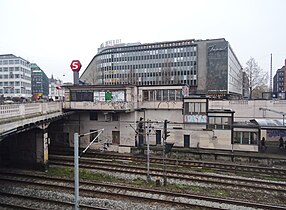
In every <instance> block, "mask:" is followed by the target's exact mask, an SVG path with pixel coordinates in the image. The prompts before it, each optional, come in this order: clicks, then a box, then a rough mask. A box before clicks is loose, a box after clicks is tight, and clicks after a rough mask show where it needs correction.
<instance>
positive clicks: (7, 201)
mask: <svg viewBox="0 0 286 210" xmlns="http://www.w3.org/2000/svg"><path fill="white" fill-rule="evenodd" d="M73 207H74V203H72V202H67V201H60V200H55V199H50V198H42V197H36V196H31V195H29V196H28V195H21V194H17V193H11V192H10V193H7V192H0V208H1V209H2V208H7V209H23V210H25V209H28V210H39V209H73ZM81 207H82V208H83V209H86V210H91V209H92V210H108V209H106V208H98V207H93V206H88V205H84V204H83V205H81Z"/></svg>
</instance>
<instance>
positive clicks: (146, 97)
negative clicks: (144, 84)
mask: <svg viewBox="0 0 286 210" xmlns="http://www.w3.org/2000/svg"><path fill="white" fill-rule="evenodd" d="M148 98H149V96H148V90H143V101H148Z"/></svg>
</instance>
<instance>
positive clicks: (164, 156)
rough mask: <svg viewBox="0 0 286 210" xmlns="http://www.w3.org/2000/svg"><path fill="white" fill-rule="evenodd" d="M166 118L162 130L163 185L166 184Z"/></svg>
mask: <svg viewBox="0 0 286 210" xmlns="http://www.w3.org/2000/svg"><path fill="white" fill-rule="evenodd" d="M168 123H169V121H168V120H165V121H164V132H163V179H164V180H163V184H164V186H166V185H167V173H166V165H165V158H166V139H167V138H168V136H169V133H170V131H168Z"/></svg>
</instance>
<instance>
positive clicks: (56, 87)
mask: <svg viewBox="0 0 286 210" xmlns="http://www.w3.org/2000/svg"><path fill="white" fill-rule="evenodd" d="M62 85H63V82H62V81H61V80H59V79H54V76H53V75H52V77H51V78H49V99H51V100H54V101H57V100H61V99H62V98H63V97H64V91H63V89H62V88H61V86H62Z"/></svg>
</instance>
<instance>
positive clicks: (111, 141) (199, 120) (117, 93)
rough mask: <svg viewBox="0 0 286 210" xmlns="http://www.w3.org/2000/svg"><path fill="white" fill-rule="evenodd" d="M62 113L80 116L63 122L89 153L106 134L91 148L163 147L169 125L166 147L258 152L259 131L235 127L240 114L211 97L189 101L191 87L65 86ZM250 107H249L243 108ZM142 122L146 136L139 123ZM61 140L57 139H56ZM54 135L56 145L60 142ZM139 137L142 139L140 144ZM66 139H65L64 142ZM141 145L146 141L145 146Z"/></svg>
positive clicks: (69, 138) (69, 135) (67, 133)
mask: <svg viewBox="0 0 286 210" xmlns="http://www.w3.org/2000/svg"><path fill="white" fill-rule="evenodd" d="M64 88H65V92H66V93H67V94H66V98H65V101H64V102H63V109H64V110H66V111H74V112H75V114H73V115H71V116H69V118H68V119H66V120H64V121H63V122H61V123H60V125H59V126H62V127H63V132H61V133H63V135H64V139H65V141H66V143H67V144H69V145H70V146H72V145H73V134H74V133H75V132H77V133H79V134H88V133H90V135H85V136H83V137H81V138H80V146H81V147H82V148H85V147H86V146H87V145H88V144H89V143H90V142H91V141H92V140H93V139H94V138H95V137H96V136H97V134H98V133H97V132H95V131H97V130H100V129H104V132H103V133H102V134H101V135H100V136H99V138H98V140H96V142H97V143H95V144H93V145H92V148H94V149H96V148H97V149H99V148H101V147H102V145H103V144H106V145H109V147H107V150H108V151H117V152H127V153H129V152H131V148H132V147H135V146H140V145H142V144H146V140H147V139H149V141H150V144H151V145H162V134H163V129H164V121H165V120H168V121H169V123H168V128H167V129H168V131H170V136H169V137H168V138H167V140H166V141H167V143H174V146H175V147H182V148H205V149H223V150H236V151H258V150H259V139H260V128H259V126H258V125H257V124H255V123H251V122H245V121H241V122H235V111H233V110H232V109H229V108H216V107H215V105H210V103H209V100H210V99H209V98H207V97H200V96H193V97H191V96H189V87H188V86H186V85H184V84H183V85H179V84H178V85H177V84H176V85H150V86H135V85H122V84H120V85H82V86H80V85H79V86H65V87H64ZM242 105H243V106H244V107H245V104H242ZM140 121H142V122H143V126H142V128H143V131H140V132H138V131H139V130H140V126H139V123H140ZM54 135H56V134H54ZM52 136H53V135H51V142H55V141H54V139H53V137H52ZM140 136H143V138H141V139H140ZM60 139H61V138H60ZM140 140H142V141H140Z"/></svg>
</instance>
